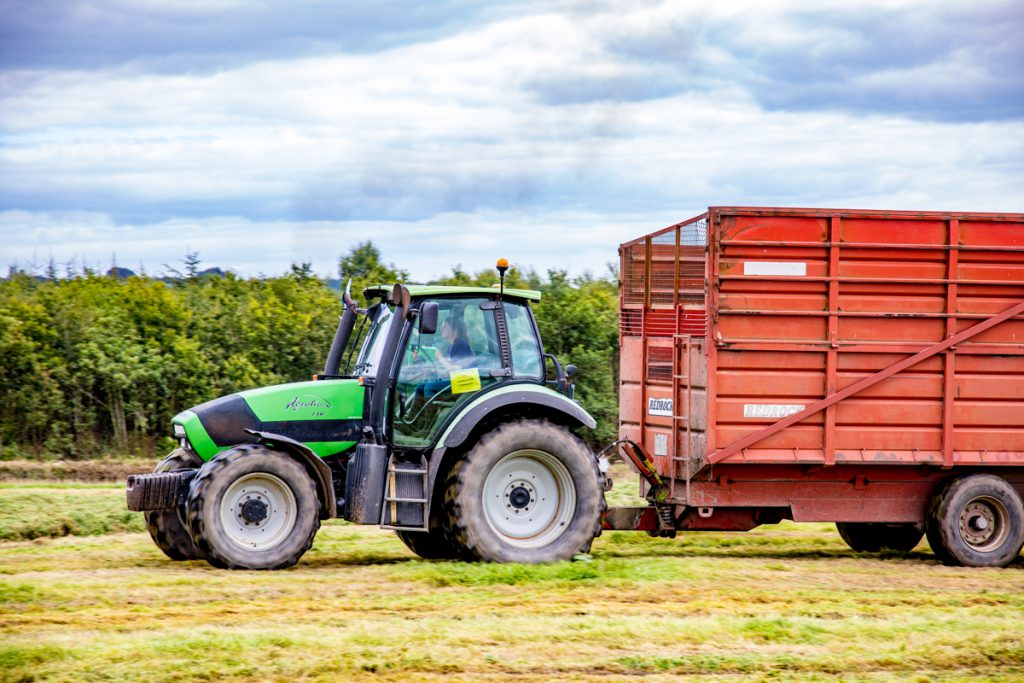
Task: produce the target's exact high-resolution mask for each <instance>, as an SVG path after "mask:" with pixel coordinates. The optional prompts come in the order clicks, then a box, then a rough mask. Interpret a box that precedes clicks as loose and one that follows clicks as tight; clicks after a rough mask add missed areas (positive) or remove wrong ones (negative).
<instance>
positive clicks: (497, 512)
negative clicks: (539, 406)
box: [445, 421, 605, 563]
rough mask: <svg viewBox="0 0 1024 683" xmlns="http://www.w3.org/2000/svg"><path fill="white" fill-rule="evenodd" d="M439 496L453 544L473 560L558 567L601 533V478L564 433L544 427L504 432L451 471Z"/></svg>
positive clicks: (529, 424) (527, 424)
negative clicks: (449, 479)
mask: <svg viewBox="0 0 1024 683" xmlns="http://www.w3.org/2000/svg"><path fill="white" fill-rule="evenodd" d="M452 475H453V476H452V477H451V484H450V485H449V487H448V490H447V492H446V494H445V503H446V507H447V512H448V521H449V525H450V528H451V530H452V536H453V537H454V539H455V541H456V542H457V543H458V544H459V545H460V546H461V547H463V548H464V549H465V550H466V552H467V554H468V555H469V557H471V558H472V559H478V560H484V561H487V562H525V563H540V562H557V561H560V560H567V559H570V558H572V557H573V556H574V555H577V554H580V553H586V552H589V551H590V545H591V543H592V542H593V540H594V537H595V536H597V535H598V534H599V533H600V532H601V513H602V512H603V511H604V509H605V502H604V478H603V477H604V475H602V474H601V472H600V470H599V469H598V466H597V459H596V458H595V457H594V455H593V454H592V453H591V452H590V450H589V449H588V448H587V447H586V445H584V443H583V442H582V441H580V440H579V439H578V438H576V437H575V436H574V435H573V434H572V433H571V432H569V431H568V430H567V429H565V428H562V427H557V426H555V425H553V424H551V423H549V422H542V421H523V422H516V423H511V424H507V425H504V426H502V427H500V428H499V429H497V430H496V431H494V432H491V433H489V434H487V435H486V436H484V437H483V438H482V439H481V440H480V442H479V443H478V444H477V445H476V446H475V447H474V448H473V449H472V450H471V451H470V452H469V453H467V454H466V455H465V456H464V457H463V458H462V459H460V460H459V461H458V462H457V463H456V464H455V467H454V469H453V471H452Z"/></svg>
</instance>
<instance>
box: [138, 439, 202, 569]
mask: <svg viewBox="0 0 1024 683" xmlns="http://www.w3.org/2000/svg"><path fill="white" fill-rule="evenodd" d="M202 464H203V461H202V460H200V459H199V456H197V455H195V454H193V453H189V452H188V451H186V450H185V449H184V448H176V449H174V450H173V451H171V452H170V453H168V454H167V457H166V458H164V459H163V460H161V461H160V464H158V465H157V466H156V467H155V468H154V469H153V471H154V472H173V471H175V470H192V469H196V468H197V467H199V466H201V465H202ZM143 516H144V517H145V519H146V529H147V530H148V531H149V535H150V537H151V538H152V539H153V542H154V543H155V544H156V547H157V548H160V550H162V551H163V553H164V555H166V556H167V557H169V558H171V559H172V560H176V561H179V560H201V559H203V553H202V552H201V551H200V550H199V548H197V547H196V544H195V543H194V542H193V541H192V537H191V536H190V535H189V533H188V527H187V526H186V524H185V506H184V505H179V506H178V507H176V508H174V509H172V510H151V511H149V512H146V513H143Z"/></svg>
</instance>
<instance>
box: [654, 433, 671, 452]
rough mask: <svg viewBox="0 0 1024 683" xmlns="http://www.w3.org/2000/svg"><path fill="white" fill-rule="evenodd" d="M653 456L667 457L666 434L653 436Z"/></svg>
mask: <svg viewBox="0 0 1024 683" xmlns="http://www.w3.org/2000/svg"><path fill="white" fill-rule="evenodd" d="M654 454H655V455H668V434H655V435H654Z"/></svg>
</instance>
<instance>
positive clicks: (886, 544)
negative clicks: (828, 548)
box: [836, 522, 924, 553]
mask: <svg viewBox="0 0 1024 683" xmlns="http://www.w3.org/2000/svg"><path fill="white" fill-rule="evenodd" d="M836 529H837V530H838V531H839V535H840V536H841V537H842V539H843V540H844V541H846V545H848V546H850V549H852V550H854V551H856V552H858V553H877V552H880V551H882V550H893V551H896V552H899V553H909V552H910V551H911V550H913V549H914V548H916V547H917V544H918V543H920V542H921V539H922V538H924V529H922V528H921V527H919V526H918V525H916V524H874V523H870V522H836Z"/></svg>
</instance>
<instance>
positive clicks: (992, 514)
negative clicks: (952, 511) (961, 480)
mask: <svg viewBox="0 0 1024 683" xmlns="http://www.w3.org/2000/svg"><path fill="white" fill-rule="evenodd" d="M1007 515H1008V513H1007V511H1006V506H1004V505H1003V504H1002V503H1001V502H1000V501H998V500H996V499H995V498H991V497H989V496H979V497H978V498H974V499H973V500H971V501H970V502H969V503H967V505H965V506H964V507H963V509H962V510H961V511H960V519H959V522H958V525H959V527H960V537H961V538H963V540H964V543H966V544H967V545H969V546H970V547H971V549H972V550H975V551H977V552H981V553H988V552H992V551H994V550H997V549H998V548H999V547H1000V546H1002V544H1003V542H1004V541H1005V540H1006V536H1007V534H1008V533H1009V526H1008V525H1007V521H1006V520H1007Z"/></svg>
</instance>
